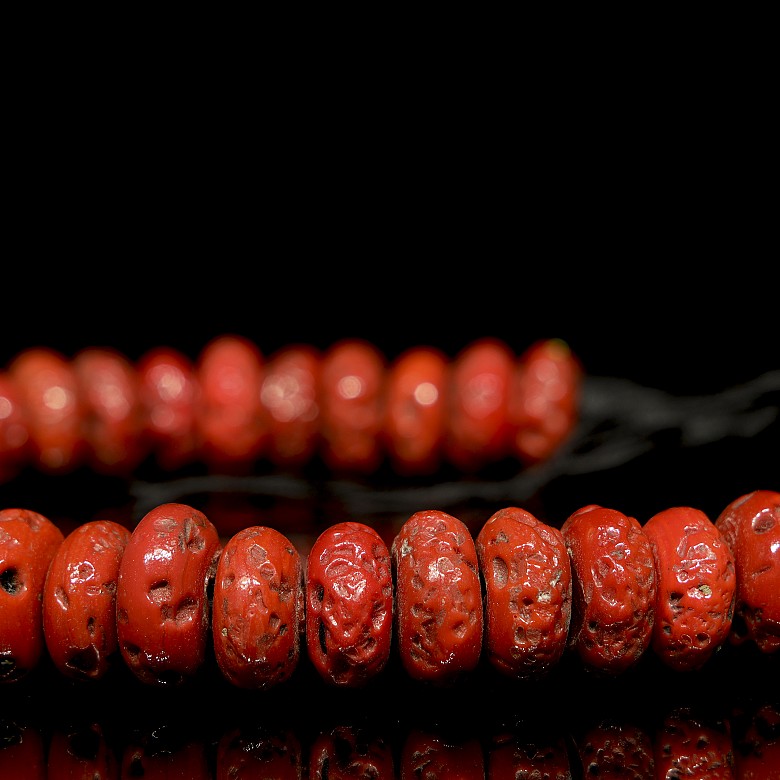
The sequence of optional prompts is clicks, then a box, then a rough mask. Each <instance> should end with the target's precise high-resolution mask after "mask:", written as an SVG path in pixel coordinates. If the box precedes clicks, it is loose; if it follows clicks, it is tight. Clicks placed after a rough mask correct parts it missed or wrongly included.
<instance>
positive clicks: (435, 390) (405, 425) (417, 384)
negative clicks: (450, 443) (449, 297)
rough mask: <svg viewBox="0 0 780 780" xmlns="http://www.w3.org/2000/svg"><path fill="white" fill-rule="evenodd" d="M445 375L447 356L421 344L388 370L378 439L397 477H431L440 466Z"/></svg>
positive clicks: (444, 417) (444, 411)
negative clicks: (398, 475)
mask: <svg viewBox="0 0 780 780" xmlns="http://www.w3.org/2000/svg"><path fill="white" fill-rule="evenodd" d="M448 371H449V363H448V361H447V358H446V356H445V355H444V354H443V353H442V352H440V351H439V350H437V349H434V348H432V347H424V346H423V347H413V348H411V349H408V350H406V351H405V352H403V353H402V354H401V355H399V356H398V357H397V358H396V359H395V360H394V361H393V362H392V364H391V365H390V366H389V368H388V371H387V377H386V381H385V399H384V422H383V428H382V438H383V442H384V447H385V450H386V452H387V455H388V456H389V458H390V462H391V464H392V466H393V468H394V469H395V471H396V472H397V473H399V474H402V475H415V474H430V473H432V472H433V471H435V469H436V468H437V467H438V466H439V465H440V462H441V458H442V446H443V442H444V437H445V434H446V430H447V381H448Z"/></svg>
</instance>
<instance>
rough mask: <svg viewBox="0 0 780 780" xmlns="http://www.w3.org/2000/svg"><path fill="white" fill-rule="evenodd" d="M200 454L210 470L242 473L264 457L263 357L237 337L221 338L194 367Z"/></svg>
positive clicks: (248, 342)
mask: <svg viewBox="0 0 780 780" xmlns="http://www.w3.org/2000/svg"><path fill="white" fill-rule="evenodd" d="M196 375H197V381H198V386H199V388H200V396H199V400H198V404H197V407H196V428H197V434H198V442H199V444H198V446H199V453H200V457H201V458H202V460H203V461H204V462H205V463H206V464H208V465H209V466H210V467H212V468H216V469H219V470H225V471H229V472H233V471H237V472H245V471H246V470H247V469H249V468H251V466H252V465H253V464H254V462H255V461H256V460H257V459H258V458H259V457H260V455H261V454H262V453H263V451H264V448H265V445H266V439H267V437H268V421H267V412H266V409H265V408H264V406H263V404H262V403H261V401H260V392H261V388H262V384H263V376H264V360H263V355H262V354H261V352H260V350H259V349H258V348H257V346H256V345H255V344H254V343H253V342H251V341H249V340H248V339H245V338H242V337H240V336H233V335H226V336H219V337H217V338H215V339H213V340H212V341H210V342H209V343H208V344H206V346H205V347H204V348H203V349H202V350H201V352H200V355H199V356H198V361H197V364H196Z"/></svg>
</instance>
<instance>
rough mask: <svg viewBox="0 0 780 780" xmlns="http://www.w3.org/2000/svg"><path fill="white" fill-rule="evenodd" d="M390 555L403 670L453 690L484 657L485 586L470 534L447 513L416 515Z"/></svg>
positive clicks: (418, 678)
mask: <svg viewBox="0 0 780 780" xmlns="http://www.w3.org/2000/svg"><path fill="white" fill-rule="evenodd" d="M391 554H392V560H393V570H394V572H395V585H396V604H395V606H396V609H395V619H396V627H397V644H398V653H399V655H400V658H401V663H402V665H403V668H404V669H405V670H406V672H407V674H408V675H409V676H410V677H411V678H412V679H415V680H421V681H425V682H430V683H433V684H436V685H451V684H453V683H455V682H456V681H458V680H459V679H460V678H462V677H464V676H465V675H467V674H468V673H470V672H472V671H473V670H474V669H476V667H477V664H478V663H479V660H480V656H481V653H482V631H483V606H482V591H481V587H482V586H481V582H480V575H479V562H478V559H477V551H476V548H475V546H474V540H473V538H472V536H471V533H470V532H469V529H468V527H467V526H466V524H465V523H463V522H462V521H461V520H459V519H458V518H456V517H453V516H452V515H449V514H447V513H446V512H442V511H440V510H423V511H420V512H415V513H414V514H413V515H412V516H411V517H410V518H409V519H408V520H406V522H405V523H404V524H403V525H402V526H401V529H400V530H399V532H398V534H397V536H396V537H395V539H394V540H393V543H392V547H391Z"/></svg>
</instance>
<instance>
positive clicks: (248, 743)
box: [215, 726, 304, 780]
mask: <svg viewBox="0 0 780 780" xmlns="http://www.w3.org/2000/svg"><path fill="white" fill-rule="evenodd" d="M303 766H304V764H303V753H302V749H301V741H300V739H299V738H298V736H297V735H296V734H295V733H294V732H293V731H292V730H290V729H269V728H265V727H262V726H252V727H247V728H241V727H236V728H233V729H230V730H229V731H227V732H226V733H225V734H224V735H223V736H222V738H221V739H220V740H219V743H218V745H217V756H216V778H215V780H268V778H274V780H301V778H302V777H303Z"/></svg>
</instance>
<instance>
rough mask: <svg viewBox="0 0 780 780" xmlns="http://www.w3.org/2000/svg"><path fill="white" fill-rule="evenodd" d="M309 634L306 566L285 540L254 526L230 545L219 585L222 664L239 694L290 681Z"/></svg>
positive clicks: (216, 623)
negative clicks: (305, 627) (305, 618)
mask: <svg viewBox="0 0 780 780" xmlns="http://www.w3.org/2000/svg"><path fill="white" fill-rule="evenodd" d="M303 632H304V602H303V565H302V563H301V557H300V555H299V554H298V551H297V550H296V549H295V547H294V546H293V544H292V543H291V542H290V540H289V539H287V537H286V536H284V535H283V534H281V533H279V531H276V530H274V529H273V528H267V527H264V526H250V527H248V528H245V529H243V530H241V531H239V532H238V533H236V534H235V535H234V536H232V537H231V538H230V539H229V541H228V542H227V544H225V546H224V549H223V550H222V554H221V556H220V559H219V563H218V564H217V572H216V577H215V581H214V611H213V616H212V634H213V641H214V652H215V654H216V659H217V664H218V665H219V668H220V670H221V672H222V674H223V675H224V676H225V678H226V679H227V680H228V681H229V682H231V683H232V684H233V685H235V686H237V687H239V688H257V689H260V688H270V687H272V686H274V685H277V684H278V683H281V682H284V681H285V680H287V679H289V678H290V677H291V676H292V674H293V672H294V671H295V669H296V667H297V666H298V660H299V658H300V654H301V637H302V636H303Z"/></svg>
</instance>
